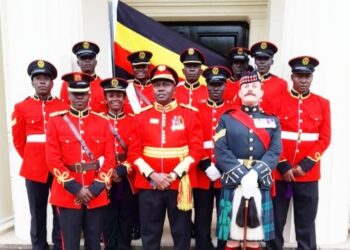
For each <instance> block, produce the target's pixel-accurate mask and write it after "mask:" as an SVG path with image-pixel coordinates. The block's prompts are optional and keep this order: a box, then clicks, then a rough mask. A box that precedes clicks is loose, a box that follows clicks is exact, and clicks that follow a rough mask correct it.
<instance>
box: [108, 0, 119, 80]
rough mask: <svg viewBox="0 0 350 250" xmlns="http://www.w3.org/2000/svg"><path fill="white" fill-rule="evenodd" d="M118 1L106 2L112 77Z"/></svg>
mask: <svg viewBox="0 0 350 250" xmlns="http://www.w3.org/2000/svg"><path fill="white" fill-rule="evenodd" d="M118 2H119V0H109V1H108V10H109V35H110V44H111V50H110V51H111V57H110V58H111V61H112V65H111V66H112V74H113V77H116V72H115V51H114V39H115V35H116V34H115V28H116V26H115V23H116V22H117V9H118Z"/></svg>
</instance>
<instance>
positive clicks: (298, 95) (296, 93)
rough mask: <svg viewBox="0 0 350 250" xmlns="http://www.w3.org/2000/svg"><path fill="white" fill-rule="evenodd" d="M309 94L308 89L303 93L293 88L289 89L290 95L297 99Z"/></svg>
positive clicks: (306, 96) (304, 97)
mask: <svg viewBox="0 0 350 250" xmlns="http://www.w3.org/2000/svg"><path fill="white" fill-rule="evenodd" d="M310 94H311V92H310V90H309V91H308V92H306V93H303V94H300V93H299V92H298V91H296V90H294V89H291V90H290V95H291V96H292V97H294V98H297V99H306V98H308V97H309V96H310Z"/></svg>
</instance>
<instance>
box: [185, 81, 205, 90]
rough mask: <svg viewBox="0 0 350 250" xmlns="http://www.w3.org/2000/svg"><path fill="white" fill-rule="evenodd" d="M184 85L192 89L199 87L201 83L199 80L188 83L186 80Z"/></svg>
mask: <svg viewBox="0 0 350 250" xmlns="http://www.w3.org/2000/svg"><path fill="white" fill-rule="evenodd" d="M184 85H185V88H186V89H191V90H192V89H198V88H199V86H200V85H201V84H200V83H199V81H198V82H195V83H188V82H187V81H185V84H184Z"/></svg>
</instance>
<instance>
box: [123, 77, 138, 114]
mask: <svg viewBox="0 0 350 250" xmlns="http://www.w3.org/2000/svg"><path fill="white" fill-rule="evenodd" d="M126 95H127V96H128V100H129V103H130V106H131V108H132V111H133V112H134V114H139V113H140V112H141V105H140V102H139V99H138V97H137V94H136V90H135V86H134V83H133V82H129V85H128V87H127V88H126Z"/></svg>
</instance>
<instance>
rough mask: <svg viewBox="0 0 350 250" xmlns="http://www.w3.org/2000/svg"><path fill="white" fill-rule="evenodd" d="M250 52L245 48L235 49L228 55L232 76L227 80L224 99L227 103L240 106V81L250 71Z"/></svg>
mask: <svg viewBox="0 0 350 250" xmlns="http://www.w3.org/2000/svg"><path fill="white" fill-rule="evenodd" d="M249 55H250V51H249V50H248V49H246V48H243V47H234V48H232V49H231V50H230V51H229V53H228V58H229V60H230V63H231V69H232V76H231V77H230V78H229V79H228V80H227V83H226V87H225V93H224V99H225V100H226V101H227V102H231V103H237V104H240V99H239V97H238V90H239V80H240V79H241V76H242V75H244V74H245V73H246V72H247V71H248V70H249V66H250V65H249Z"/></svg>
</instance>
